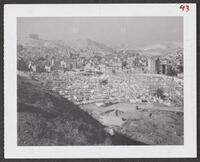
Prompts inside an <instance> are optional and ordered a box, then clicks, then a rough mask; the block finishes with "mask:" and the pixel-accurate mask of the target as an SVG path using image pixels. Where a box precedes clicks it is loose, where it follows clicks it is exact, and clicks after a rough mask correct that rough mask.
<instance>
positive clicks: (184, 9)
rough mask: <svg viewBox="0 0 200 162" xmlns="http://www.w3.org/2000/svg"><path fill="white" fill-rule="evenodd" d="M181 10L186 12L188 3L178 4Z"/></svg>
mask: <svg viewBox="0 0 200 162" xmlns="http://www.w3.org/2000/svg"><path fill="white" fill-rule="evenodd" d="M179 8H180V9H181V10H182V11H185V12H188V11H189V10H190V6H189V5H180V7H179Z"/></svg>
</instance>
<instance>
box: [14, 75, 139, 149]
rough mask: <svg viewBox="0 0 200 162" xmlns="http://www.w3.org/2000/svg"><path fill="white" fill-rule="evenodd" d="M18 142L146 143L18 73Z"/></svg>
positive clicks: (23, 143) (72, 143) (37, 143)
mask: <svg viewBox="0 0 200 162" xmlns="http://www.w3.org/2000/svg"><path fill="white" fill-rule="evenodd" d="M17 79H18V81H17V83H18V88H17V93H18V96H17V97H18V98H17V106H18V108H17V111H18V122H17V125H18V145H27V146H30V145H115V144H116V145H122V144H124V145H134V144H142V143H139V142H136V141H133V140H130V139H129V138H127V137H124V136H122V135H119V134H115V135H113V136H111V135H110V134H108V133H107V132H106V131H105V127H104V126H102V125H101V124H100V123H99V122H98V121H96V120H95V119H93V118H92V117H91V116H90V115H89V114H88V113H86V112H84V111H83V110H80V109H79V107H78V106H76V105H74V104H73V103H72V102H70V101H68V100H66V99H64V98H62V97H61V96H59V95H57V94H56V93H53V92H51V91H47V90H45V89H44V88H43V87H42V85H41V84H40V83H39V82H37V81H35V80H32V79H31V78H29V77H27V76H23V75H21V74H20V75H18V78H17Z"/></svg>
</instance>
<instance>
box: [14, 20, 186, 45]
mask: <svg viewBox="0 0 200 162" xmlns="http://www.w3.org/2000/svg"><path fill="white" fill-rule="evenodd" d="M17 31H18V33H17V36H18V40H19V41H20V40H23V39H24V38H25V37H27V36H28V34H39V35H40V37H41V38H43V39H49V40H75V39H86V38H88V39H92V40H95V41H98V42H101V43H105V44H107V45H109V46H119V45H122V44H123V45H126V44H127V45H132V46H133V47H139V46H148V45H153V44H158V43H159V44H162V43H166V42H171V41H174V42H182V40H183V19H182V17H82V18H81V17H73V18H72V17H56V18H55V17H54V18H52V17H48V18H44V17H43V18H30V17H29V18H18V19H17Z"/></svg>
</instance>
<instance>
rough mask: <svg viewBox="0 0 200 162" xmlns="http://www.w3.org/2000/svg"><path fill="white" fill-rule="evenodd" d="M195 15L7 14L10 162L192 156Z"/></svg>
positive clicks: (180, 10) (134, 10)
mask: <svg viewBox="0 0 200 162" xmlns="http://www.w3.org/2000/svg"><path fill="white" fill-rule="evenodd" d="M181 5H182V6H181ZM195 7H196V6H195V4H184V5H183V4H169V5H164V4H163V5H161V4H160V5H158V4H155V6H152V5H145V4H144V5H133V4H132V5H122V6H120V5H117V4H115V5H114V4H113V5H105V4H104V5H103V4H102V5H100V6H99V5H97V4H96V5H95V4H93V5H7V6H6V8H5V24H4V26H5V68H4V69H5V122H4V123H5V154H6V157H8V158H9V157H11V158H12V157H19V158H30V157H33V158H46V157H47V158H66V157H67V158H75V157H76V158H79V157H80V158H88V157H89V158H96V157H98V158H99V157H101V158H106V157H107V158H110V157H112V158H114V157H115V158H122V157H125V158H132V157H179V156H181V157H193V156H195V153H196V150H195V148H196V142H195V141H196V133H195V132H196V126H195V125H196V106H195V104H196V88H195V86H196V83H195V81H196V79H195V78H196V64H195V63H196V39H195V36H196V30H195V29H196V28H195V27H196V26H195V20H196V17H195V16H196V15H195V12H196V10H195V9H196V8H195ZM147 8H148V10H147ZM11 11H12V12H11ZM111 11H112V12H111ZM10 31H12V32H10ZM11 119H12V120H11ZM33 152H34V153H33ZM52 152H53V154H52ZM66 153H67V154H66Z"/></svg>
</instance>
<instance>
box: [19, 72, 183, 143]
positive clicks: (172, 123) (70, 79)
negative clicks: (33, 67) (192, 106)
mask: <svg viewBox="0 0 200 162" xmlns="http://www.w3.org/2000/svg"><path fill="white" fill-rule="evenodd" d="M18 75H20V76H26V77H29V78H30V79H32V80H34V81H36V82H38V83H40V86H42V87H43V88H44V89H45V90H47V91H51V92H53V93H56V94H57V95H58V96H62V97H63V99H66V100H67V101H70V102H72V103H73V104H75V105H77V107H78V109H80V110H83V111H84V112H86V113H87V114H89V116H91V117H92V118H93V119H94V120H97V121H98V122H99V123H100V124H101V125H102V127H104V130H105V132H107V134H109V135H110V136H111V137H112V136H113V137H114V136H116V134H118V135H122V136H124V137H127V138H128V139H130V140H134V141H138V142H141V143H144V144H161V145H165V144H183V116H184V115H183V79H181V78H178V77H171V76H166V75H157V74H144V73H143V74H140V73H128V72H122V71H121V72H115V73H109V74H95V73H89V72H85V71H66V72H64V71H62V70H58V71H53V72H52V73H35V72H20V71H19V72H18ZM80 118H81V116H80ZM80 144H81V142H80ZM90 144H91V143H90ZM100 144H105V142H104V143H103V142H102V143H100ZM106 144H113V143H112V142H111V143H109V142H108V143H106ZM124 144H127V143H124Z"/></svg>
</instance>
